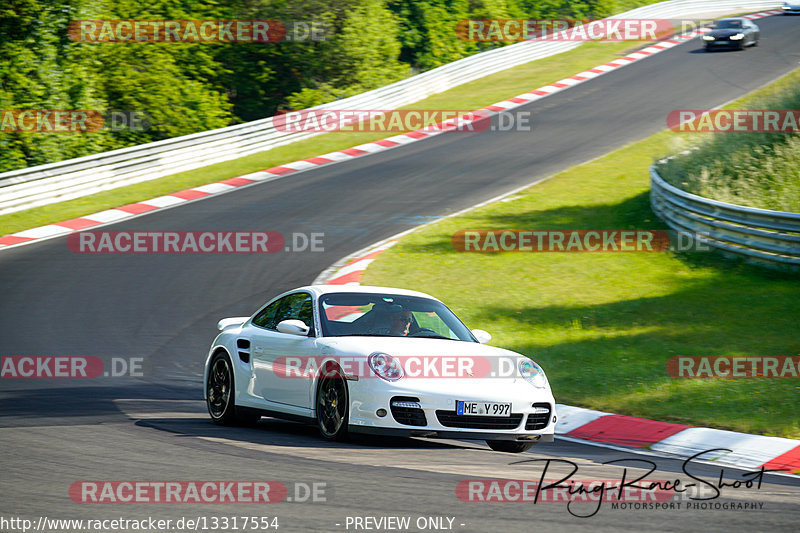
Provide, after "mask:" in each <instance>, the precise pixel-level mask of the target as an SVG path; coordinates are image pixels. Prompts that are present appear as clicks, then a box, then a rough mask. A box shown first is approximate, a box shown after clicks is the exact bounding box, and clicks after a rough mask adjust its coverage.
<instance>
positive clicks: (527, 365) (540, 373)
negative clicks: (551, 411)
mask: <svg viewBox="0 0 800 533" xmlns="http://www.w3.org/2000/svg"><path fill="white" fill-rule="evenodd" d="M517 368H519V374H520V375H521V376H522V377H523V378H525V381H527V382H528V383H530V384H531V385H533V386H534V387H536V388H537V389H543V388H545V387H546V386H547V377H546V376H545V375H544V370H542V367H540V366H539V365H537V364H536V363H534V362H533V361H531V360H530V359H522V360H520V362H519V364H518V366H517Z"/></svg>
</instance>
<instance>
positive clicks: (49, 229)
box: [0, 9, 783, 250]
mask: <svg viewBox="0 0 800 533" xmlns="http://www.w3.org/2000/svg"><path fill="white" fill-rule="evenodd" d="M782 13H783V11H782V10H779V9H778V10H772V11H764V12H762V13H755V14H752V15H748V16H747V17H746V18H750V19H757V18H762V17H766V16H770V15H777V14H782ZM705 31H707V29H706V28H701V29H698V30H694V31H691V32H688V33H684V34H681V35H678V36H676V37H674V38H672V39H669V40H666V41H660V42H658V43H656V44H654V45H651V46H648V47H646V48H644V49H642V50H639V51H638V52H635V53H633V54H630V55H627V56H625V57H621V58H619V59H615V60H614V61H610V62H608V63H605V64H603V65H599V66H597V67H594V68H591V69H589V70H587V71H584V72H580V73H578V74H575V75H574V76H570V77H568V78H564V79H563V80H560V81H557V82H555V83H551V84H550V85H545V86H544V87H539V88H538V89H534V90H533V91H529V92H527V93H524V94H521V95H519V96H515V97H514V98H509V99H508V100H503V101H502V102H498V103H496V104H493V105H490V106H486V107H484V108H482V109H479V110H476V113H477V116H476V117H475V118H474V119H473V120H482V119H484V118H485V117H486V116H491V115H493V114H496V113H499V112H502V111H508V110H510V109H514V108H516V107H520V106H522V105H525V104H529V103H530V102H534V101H536V100H539V99H541V98H545V97H547V96H550V95H552V94H556V93H558V92H560V91H563V90H565V89H569V88H570V87H574V86H576V85H579V84H581V83H584V82H586V81H589V80H591V79H593V78H596V77H598V76H602V75H603V74H605V73H607V72H611V71H614V70H617V69H619V68H622V67H625V66H627V65H630V64H631V63H634V62H636V61H639V60H641V59H644V58H646V57H650V56H652V55H654V54H657V53H659V52H663V51H664V50H667V49H669V48H672V47H674V46H677V45H679V44H682V43H684V42H687V41H688V40H690V39H693V38H695V37H697V36H698V35H701V34H702V33H704V32H705ZM468 122H469V120H466V119H463V118H455V119H451V120H448V121H445V122H443V123H442V124H441V125H436V126H431V127H427V128H423V129H420V130H416V131H412V132H409V133H404V134H402V135H395V136H393V137H388V138H386V139H381V140H379V141H375V142H370V143H366V144H361V145H358V146H353V147H352V148H348V149H346V150H340V151H338V152H331V153H328V154H323V155H320V156H317V157H311V158H309V159H303V160H300V161H294V162H291V163H286V164H283V165H280V166H277V167H272V168H268V169H266V170H262V171H259V172H253V173H251V174H246V175H244V176H238V177H235V178H230V179H227V180H224V181H220V182H217V183H211V184H208V185H203V186H201V187H194V188H192V189H187V190H185V191H180V192H176V193H172V194H168V195H166V196H159V197H157V198H151V199H150V200H144V201H142V202H137V203H134V204H129V205H124V206H122V207H117V208H115V209H108V210H105V211H100V212H99V213H93V214H91V215H85V216H82V217H80V218H73V219H71V220H65V221H63V222H57V223H55V224H49V225H47V226H40V227H37V228H32V229H27V230H24V231H18V232H16V233H12V234H10V235H5V236H2V237H0V250H3V249H5V248H11V247H14V246H20V245H24V244H30V243H33V242H37V241H41V240H44V239H49V238H53V237H58V236H61V235H66V234H68V233H72V232H75V231H81V230H85V229H87V228H92V227H97V226H103V225H106V224H112V223H115V222H119V221H121V220H125V219H128V218H133V217H136V216H141V215H144V214H148V213H151V212H153V211H157V210H159V209H165V208H170V207H175V206H177V205H180V204H183V203H186V202H190V201H196V200H201V199H204V198H209V197H211V196H216V195H218V194H224V193H227V192H230V191H232V190H235V189H236V188H238V187H242V186H245V185H253V184H255V183H259V182H264V181H270V180H273V179H278V178H282V177H284V176H287V175H289V174H294V173H296V172H302V171H304V170H308V169H310V168H317V167H321V166H325V165H331V164H336V163H340V162H342V161H349V160H351V159H355V158H357V157H361V156H364V155H369V154H373V153H377V152H382V151H385V150H390V149H392V148H395V147H397V146H401V145H404V144H409V143H412V142H416V141H419V140H422V139H427V138H430V137H434V136H436V135H440V134H442V133H446V131H447V128H442V127H441V126H442V125H445V126H452V127H455V126H457V125H460V124H465V123H468Z"/></svg>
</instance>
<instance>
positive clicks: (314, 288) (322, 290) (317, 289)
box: [295, 285, 438, 301]
mask: <svg viewBox="0 0 800 533" xmlns="http://www.w3.org/2000/svg"><path fill="white" fill-rule="evenodd" d="M295 290H298V291H299V290H304V291H309V292H313V293H315V294H317V295H318V296H319V295H322V294H332V293H337V292H357V293H365V294H386V293H388V294H397V295H400V296H419V297H420V298H430V299H432V300H437V301H438V299H437V298H434V297H433V296H431V295H430V294H425V293H424V292H419V291H412V290H409V289H397V288H393V287H374V286H370V285H307V286H305V287H298V288H297V289H295Z"/></svg>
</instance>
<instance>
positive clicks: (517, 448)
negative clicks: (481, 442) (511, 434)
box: [486, 440, 536, 453]
mask: <svg viewBox="0 0 800 533" xmlns="http://www.w3.org/2000/svg"><path fill="white" fill-rule="evenodd" d="M486 444H488V445H489V448H491V449H493V450H494V451H496V452H506V453H522V452H527V451H528V450H530V449H531V446H533V445H534V444H536V443H534V442H523V441H516V440H487V441H486Z"/></svg>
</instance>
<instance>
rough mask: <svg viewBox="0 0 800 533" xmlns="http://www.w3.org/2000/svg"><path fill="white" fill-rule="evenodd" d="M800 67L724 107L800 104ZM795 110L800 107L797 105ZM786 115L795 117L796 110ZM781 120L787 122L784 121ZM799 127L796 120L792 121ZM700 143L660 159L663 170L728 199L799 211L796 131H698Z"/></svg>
mask: <svg viewBox="0 0 800 533" xmlns="http://www.w3.org/2000/svg"><path fill="white" fill-rule="evenodd" d="M798 83H800V70H796V71H794V72H792V73H791V74H789V75H787V76H784V77H783V78H782V79H781V80H779V81H778V82H776V83H774V84H772V86H771V87H770V89H769V91H767V92H766V93H763V92H759V93H758V94H757V95H754V96H751V97H749V98H747V100H746V101H739V102H737V103H736V105H735V106H734V105H729V106H725V108H723V109H737V110H742V109H760V110H765V109H766V110H777V109H788V110H796V109H800V90H798V89H797V85H798ZM793 112H794V113H796V111H793ZM786 118H789V119H791V118H792V115H787V117H786ZM778 124H783V122H781V121H779V122H778ZM787 124H788V125H791V126H792V127H795V128H796V127H797V122H796V121H790V122H788V123H787ZM693 140H694V141H695V143H696V149H694V150H692V151H690V152H687V153H681V154H677V155H676V156H675V157H673V158H671V159H670V160H668V161H666V162H664V163H663V164H661V165H659V174H660V175H661V176H662V177H663V178H664V179H665V180H666V181H667V182H669V183H671V184H672V185H675V186H676V187H679V188H681V189H683V190H685V191H688V192H691V193H694V194H699V195H700V196H705V197H706V198H713V199H715V200H720V201H723V202H728V203H733V204H739V205H746V206H750V207H759V208H762V209H772V210H778V211H790V212H800V164H799V163H798V162H800V137H798V136H797V134H795V133H761V132H719V133H705V134H703V133H696V134H694V139H693Z"/></svg>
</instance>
